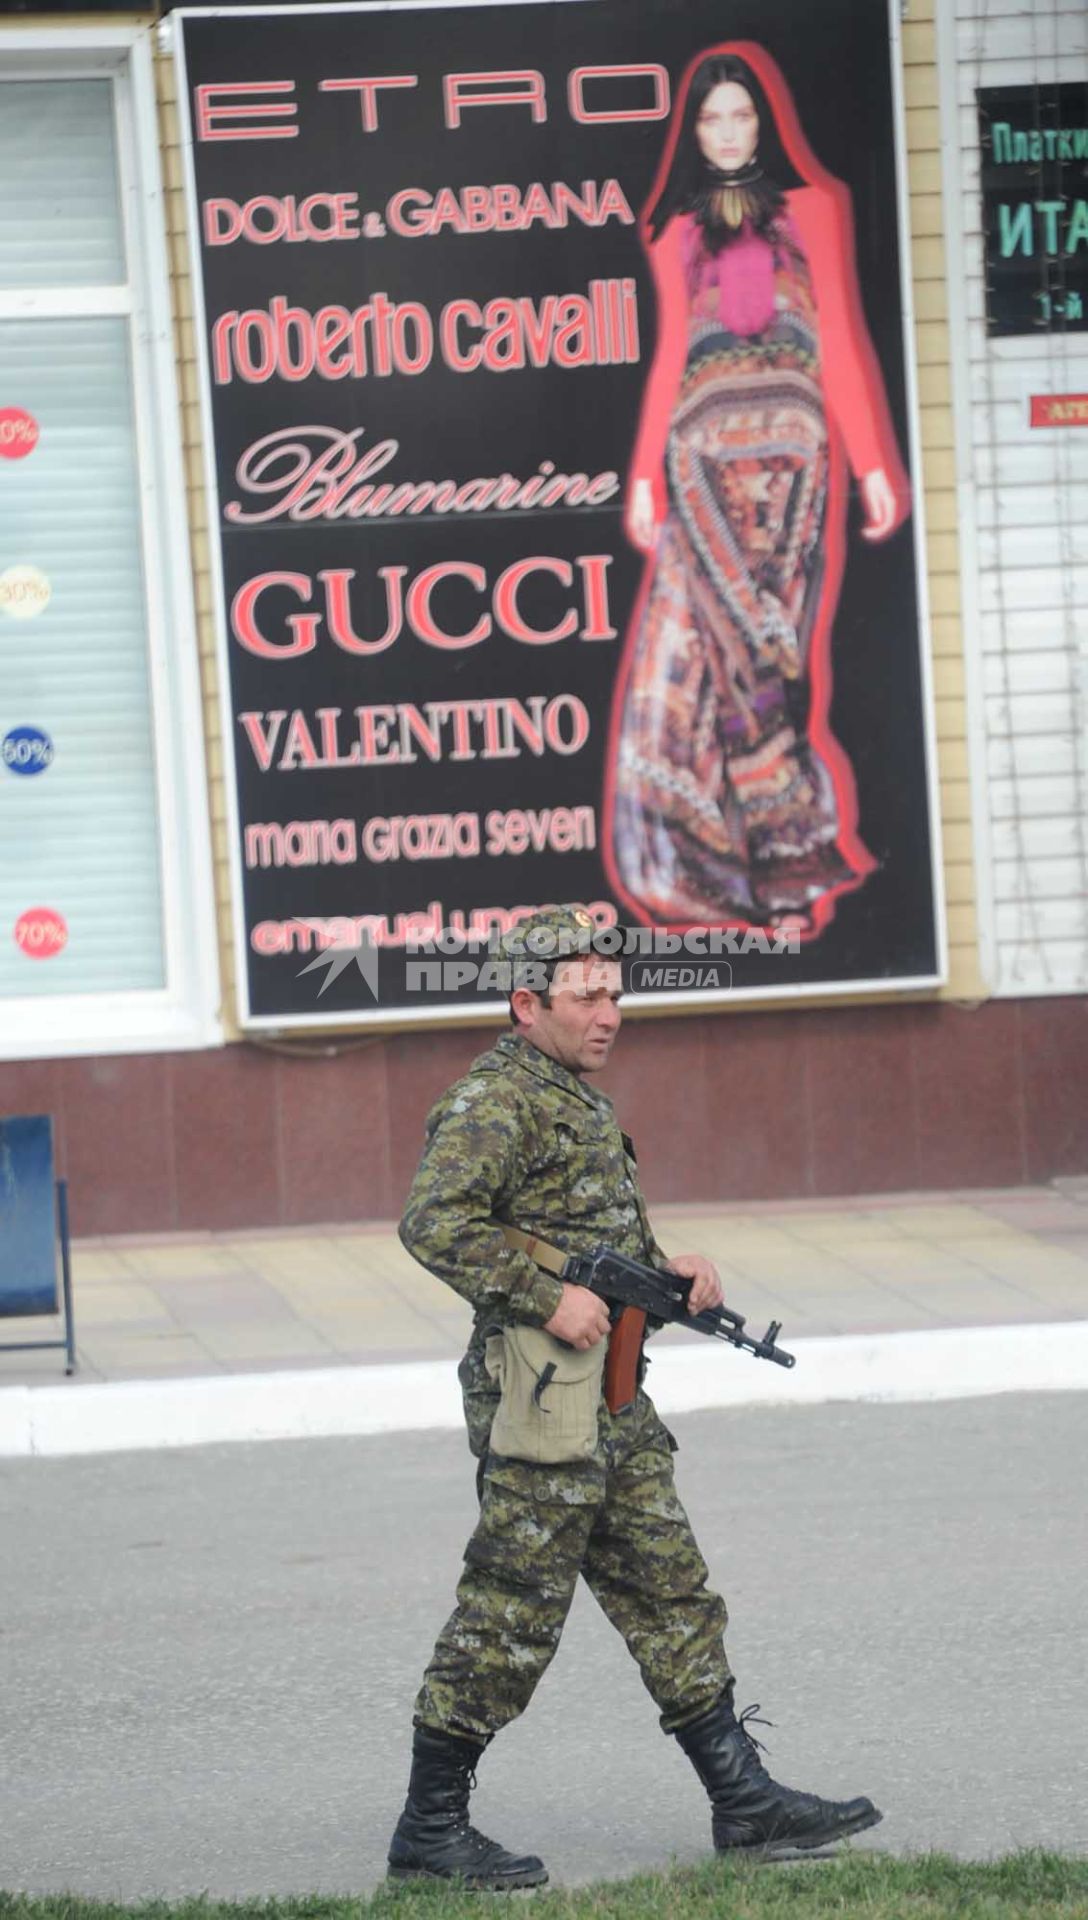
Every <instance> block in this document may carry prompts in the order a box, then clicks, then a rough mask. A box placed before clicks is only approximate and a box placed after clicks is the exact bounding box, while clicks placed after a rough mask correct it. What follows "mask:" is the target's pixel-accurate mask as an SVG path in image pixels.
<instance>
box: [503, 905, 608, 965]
mask: <svg viewBox="0 0 1088 1920" xmlns="http://www.w3.org/2000/svg"><path fill="white" fill-rule="evenodd" d="M595 933H596V923H595V922H594V919H593V915H592V914H591V913H587V911H586V909H585V907H582V906H578V905H569V906H564V907H541V909H540V911H539V912H538V913H533V914H530V915H529V917H528V918H527V919H525V920H519V922H518V924H517V926H516V927H511V929H510V932H509V933H507V934H504V935H503V938H502V940H501V941H500V943H499V950H500V952H501V953H502V954H503V956H504V958H505V959H507V960H559V959H564V958H565V957H566V956H567V955H569V954H572V953H592V952H593V945H594V935H595Z"/></svg>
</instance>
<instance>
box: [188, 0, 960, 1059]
mask: <svg viewBox="0 0 1088 1920" xmlns="http://www.w3.org/2000/svg"><path fill="white" fill-rule="evenodd" d="M933 6H934V0H910V15H909V19H908V21H907V23H906V24H905V26H904V29H903V62H904V91H905V99H906V110H907V112H906V119H907V146H908V155H909V181H910V223H911V232H912V247H911V258H912V267H913V287H914V309H915V323H916V336H917V359H918V389H919V407H920V419H921V441H922V483H923V488H924V506H925V517H926V529H927V553H928V575H929V598H930V612H931V624H932V636H933V669H934V692H935V710H936V727H937V758H938V768H939V776H940V810H941V831H942V840H943V852H944V863H945V897H946V905H947V914H948V935H949V966H950V972H949V983H948V987H947V989H945V990H944V992H943V993H942V994H941V995H940V997H941V998H944V999H952V1000H973V999H977V998H980V997H981V996H982V994H983V986H982V981H981V976H980V973H979V968H978V959H977V944H976V930H975V889H974V878H973V867H972V842H971V810H970V793H969V781H968V764H967V740H966V724H965V696H964V670H963V644H962V636H961V629H960V592H959V554H958V547H957V539H956V492H955V467H954V452H953V433H952V409H951V387H950V372H949V341H948V324H947V311H946V297H945V260H944V245H943V241H942V211H941V182H940V126H939V114H938V93H937V69H936V47H935V39H934V25H933ZM156 72H157V85H158V91H159V101H160V112H161V120H162V143H163V171H164V181H165V189H166V207H167V223H168V233H169V245H170V257H171V261H172V266H173V279H174V287H173V292H174V306H175V322H176V327H177V338H178V361H179V369H180V385H181V401H182V438H183V442H184V447H185V461H186V472H187V475H188V483H189V512H190V523H191V528H192V539H193V556H194V568H195V574H196V601H197V620H198V628H199V636H200V653H201V673H202V677H203V686H204V701H205V715H206V724H207V748H208V765H209V780H210V804H211V815H212V832H213V836H214V847H215V865H216V895H217V904H218V916H219V929H220V960H221V966H222V973H223V980H224V998H225V1002H226V1007H225V1013H226V1019H227V1026H228V1033H229V1032H230V1031H231V1023H232V1020H233V1007H234V957H233V951H232V945H231V937H230V924H231V906H230V881H229V868H228V840H227V825H226V789H225V783H224V773H223V737H222V725H221V720H220V710H219V702H218V686H217V678H218V675H217V663H216V652H215V632H214V616H213V608H212V587H211V574H210V567H209V552H208V517H207V506H206V501H205V494H204V480H203V465H202V453H201V427H200V412H199V393H198V385H197V368H196V340H195V335H194V330H193V309H192V295H191V286H190V275H189V265H188V247H187V239H186V215H185V198H184V189H183V172H182V157H181V151H180V144H179V131H178V116H177V100H176V90H175V69H174V65H173V61H172V59H170V58H169V57H166V56H163V55H160V56H159V57H158V58H157V61H156ZM887 997H888V998H890V999H894V998H901V996H898V995H889V996H887ZM865 998H866V999H868V1000H871V998H872V996H871V995H870V996H865ZM805 1004H809V1005H811V1004H814V1003H813V1002H806V1003H805ZM838 1004H842V1002H841V999H840V1000H839V1001H838ZM726 1010H727V1011H728V1010H729V1009H728V1007H727V1008H726Z"/></svg>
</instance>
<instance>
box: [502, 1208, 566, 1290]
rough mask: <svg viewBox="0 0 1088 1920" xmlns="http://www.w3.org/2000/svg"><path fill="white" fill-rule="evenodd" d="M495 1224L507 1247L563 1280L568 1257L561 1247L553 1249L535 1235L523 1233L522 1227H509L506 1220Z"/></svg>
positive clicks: (547, 1242)
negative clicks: (522, 1254)
mask: <svg viewBox="0 0 1088 1920" xmlns="http://www.w3.org/2000/svg"><path fill="white" fill-rule="evenodd" d="M495 1224H496V1226H497V1227H498V1228H499V1230H500V1231H501V1233H502V1236H503V1239H504V1240H505V1241H506V1244H507V1246H509V1247H515V1248H516V1249H517V1251H518V1253H527V1254H528V1256H529V1258H530V1260H535V1261H536V1264H537V1266H538V1267H543V1268H544V1270H545V1272H546V1273H554V1274H556V1275H558V1277H559V1278H560V1279H562V1277H563V1270H564V1268H565V1267H566V1264H567V1258H568V1256H567V1255H566V1254H565V1253H564V1252H563V1250H562V1248H561V1247H553V1246H552V1245H551V1244H550V1242H549V1241H547V1240H541V1239H539V1238H538V1237H537V1235H536V1234H535V1233H522V1231H521V1228H520V1227H511V1226H508V1225H507V1223H506V1221H505V1220H497V1221H496V1222H495Z"/></svg>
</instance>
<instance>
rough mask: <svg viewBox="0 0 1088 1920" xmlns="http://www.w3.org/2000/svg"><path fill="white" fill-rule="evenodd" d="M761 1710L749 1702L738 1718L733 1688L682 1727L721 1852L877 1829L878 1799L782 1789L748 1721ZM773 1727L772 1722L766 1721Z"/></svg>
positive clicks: (770, 1849) (773, 1848)
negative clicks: (831, 1797)
mask: <svg viewBox="0 0 1088 1920" xmlns="http://www.w3.org/2000/svg"><path fill="white" fill-rule="evenodd" d="M758 1712H759V1708H758V1707H747V1708H746V1709H745V1711H744V1713H743V1714H742V1715H741V1717H740V1719H739V1720H738V1718H737V1716H736V1714H735V1713H734V1712H733V1691H732V1688H731V1687H730V1688H727V1689H726V1691H725V1692H724V1693H723V1694H722V1696H721V1698H720V1699H719V1700H718V1701H716V1702H715V1704H714V1706H712V1707H711V1709H710V1711H709V1713H703V1714H700V1716H699V1718H698V1720H689V1722H688V1724H687V1726H686V1727H679V1728H677V1731H676V1738H677V1739H678V1741H679V1742H680V1745H681V1746H682V1747H683V1749H684V1752H685V1753H686V1754H687V1756H688V1759H689V1760H690V1761H691V1764H692V1766H693V1767H694V1768H695V1771H696V1773H697V1774H698V1775H699V1778H700V1780H701V1781H702V1783H703V1785H704V1787H705V1788H706V1790H707V1792H708V1794H709V1795H710V1805H711V1808H712V1810H713V1831H714V1845H715V1847H716V1848H717V1850H718V1852H719V1853H733V1852H742V1851H744V1852H758V1853H763V1854H767V1855H773V1854H781V1853H792V1852H794V1851H795V1850H800V1851H802V1852H807V1851H808V1850H809V1849H810V1848H812V1847H825V1846H829V1845H830V1844H831V1842H832V1841H833V1840H844V1839H845V1838H846V1836H847V1834H850V1833H861V1832H863V1831H864V1829H865V1828H866V1827H875V1826H876V1824H877V1821H878V1820H882V1819H883V1817H884V1816H883V1814H881V1813H878V1812H877V1809H876V1808H875V1807H874V1805H873V1803H872V1801H871V1800H866V1799H865V1798H860V1799H857V1800H820V1799H819V1798H818V1797H817V1795H816V1794H814V1793H796V1792H795V1791H794V1789H793V1788H792V1787H780V1786H779V1784H778V1782H777V1781H776V1780H772V1779H771V1776H770V1774H769V1773H768V1772H767V1769H766V1768H765V1767H764V1766H763V1765H762V1763H761V1761H760V1758H759V1753H758V1751H757V1748H758V1745H759V1743H758V1742H757V1741H756V1740H755V1739H754V1738H753V1737H752V1735H751V1734H750V1733H749V1732H748V1729H747V1727H746V1725H745V1722H746V1721H747V1720H751V1719H753V1718H754V1717H755V1715H756V1714H757V1713H758ZM759 1724H760V1725H761V1726H766V1725H767V1724H768V1723H767V1722H766V1721H760V1722H759Z"/></svg>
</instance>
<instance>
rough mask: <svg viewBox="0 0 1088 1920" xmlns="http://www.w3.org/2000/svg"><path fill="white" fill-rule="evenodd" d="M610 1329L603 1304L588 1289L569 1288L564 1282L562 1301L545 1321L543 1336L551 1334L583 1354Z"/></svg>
mask: <svg viewBox="0 0 1088 1920" xmlns="http://www.w3.org/2000/svg"><path fill="white" fill-rule="evenodd" d="M611 1330H612V1323H611V1321H610V1320H609V1318H608V1308H607V1307H606V1306H605V1303H604V1301H603V1300H600V1299H598V1297H597V1295H596V1294H595V1293H590V1291H589V1289H588V1287H572V1286H571V1285H570V1284H569V1283H568V1282H567V1281H566V1280H564V1281H563V1298H562V1299H561V1301H560V1302H559V1305H558V1306H557V1307H556V1309H555V1312H554V1313H553V1314H552V1317H551V1319H550V1320H545V1322H544V1331H545V1333H553V1334H554V1335H555V1337H556V1339H557V1340H565V1341H566V1343H567V1345H568V1347H577V1348H578V1350H579V1352H581V1353H585V1352H586V1351H587V1350H588V1349H589V1348H590V1347H595V1346H596V1345H597V1342H598V1341H599V1340H604V1339H606V1338H607V1336H608V1334H609V1333H610V1332H611Z"/></svg>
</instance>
